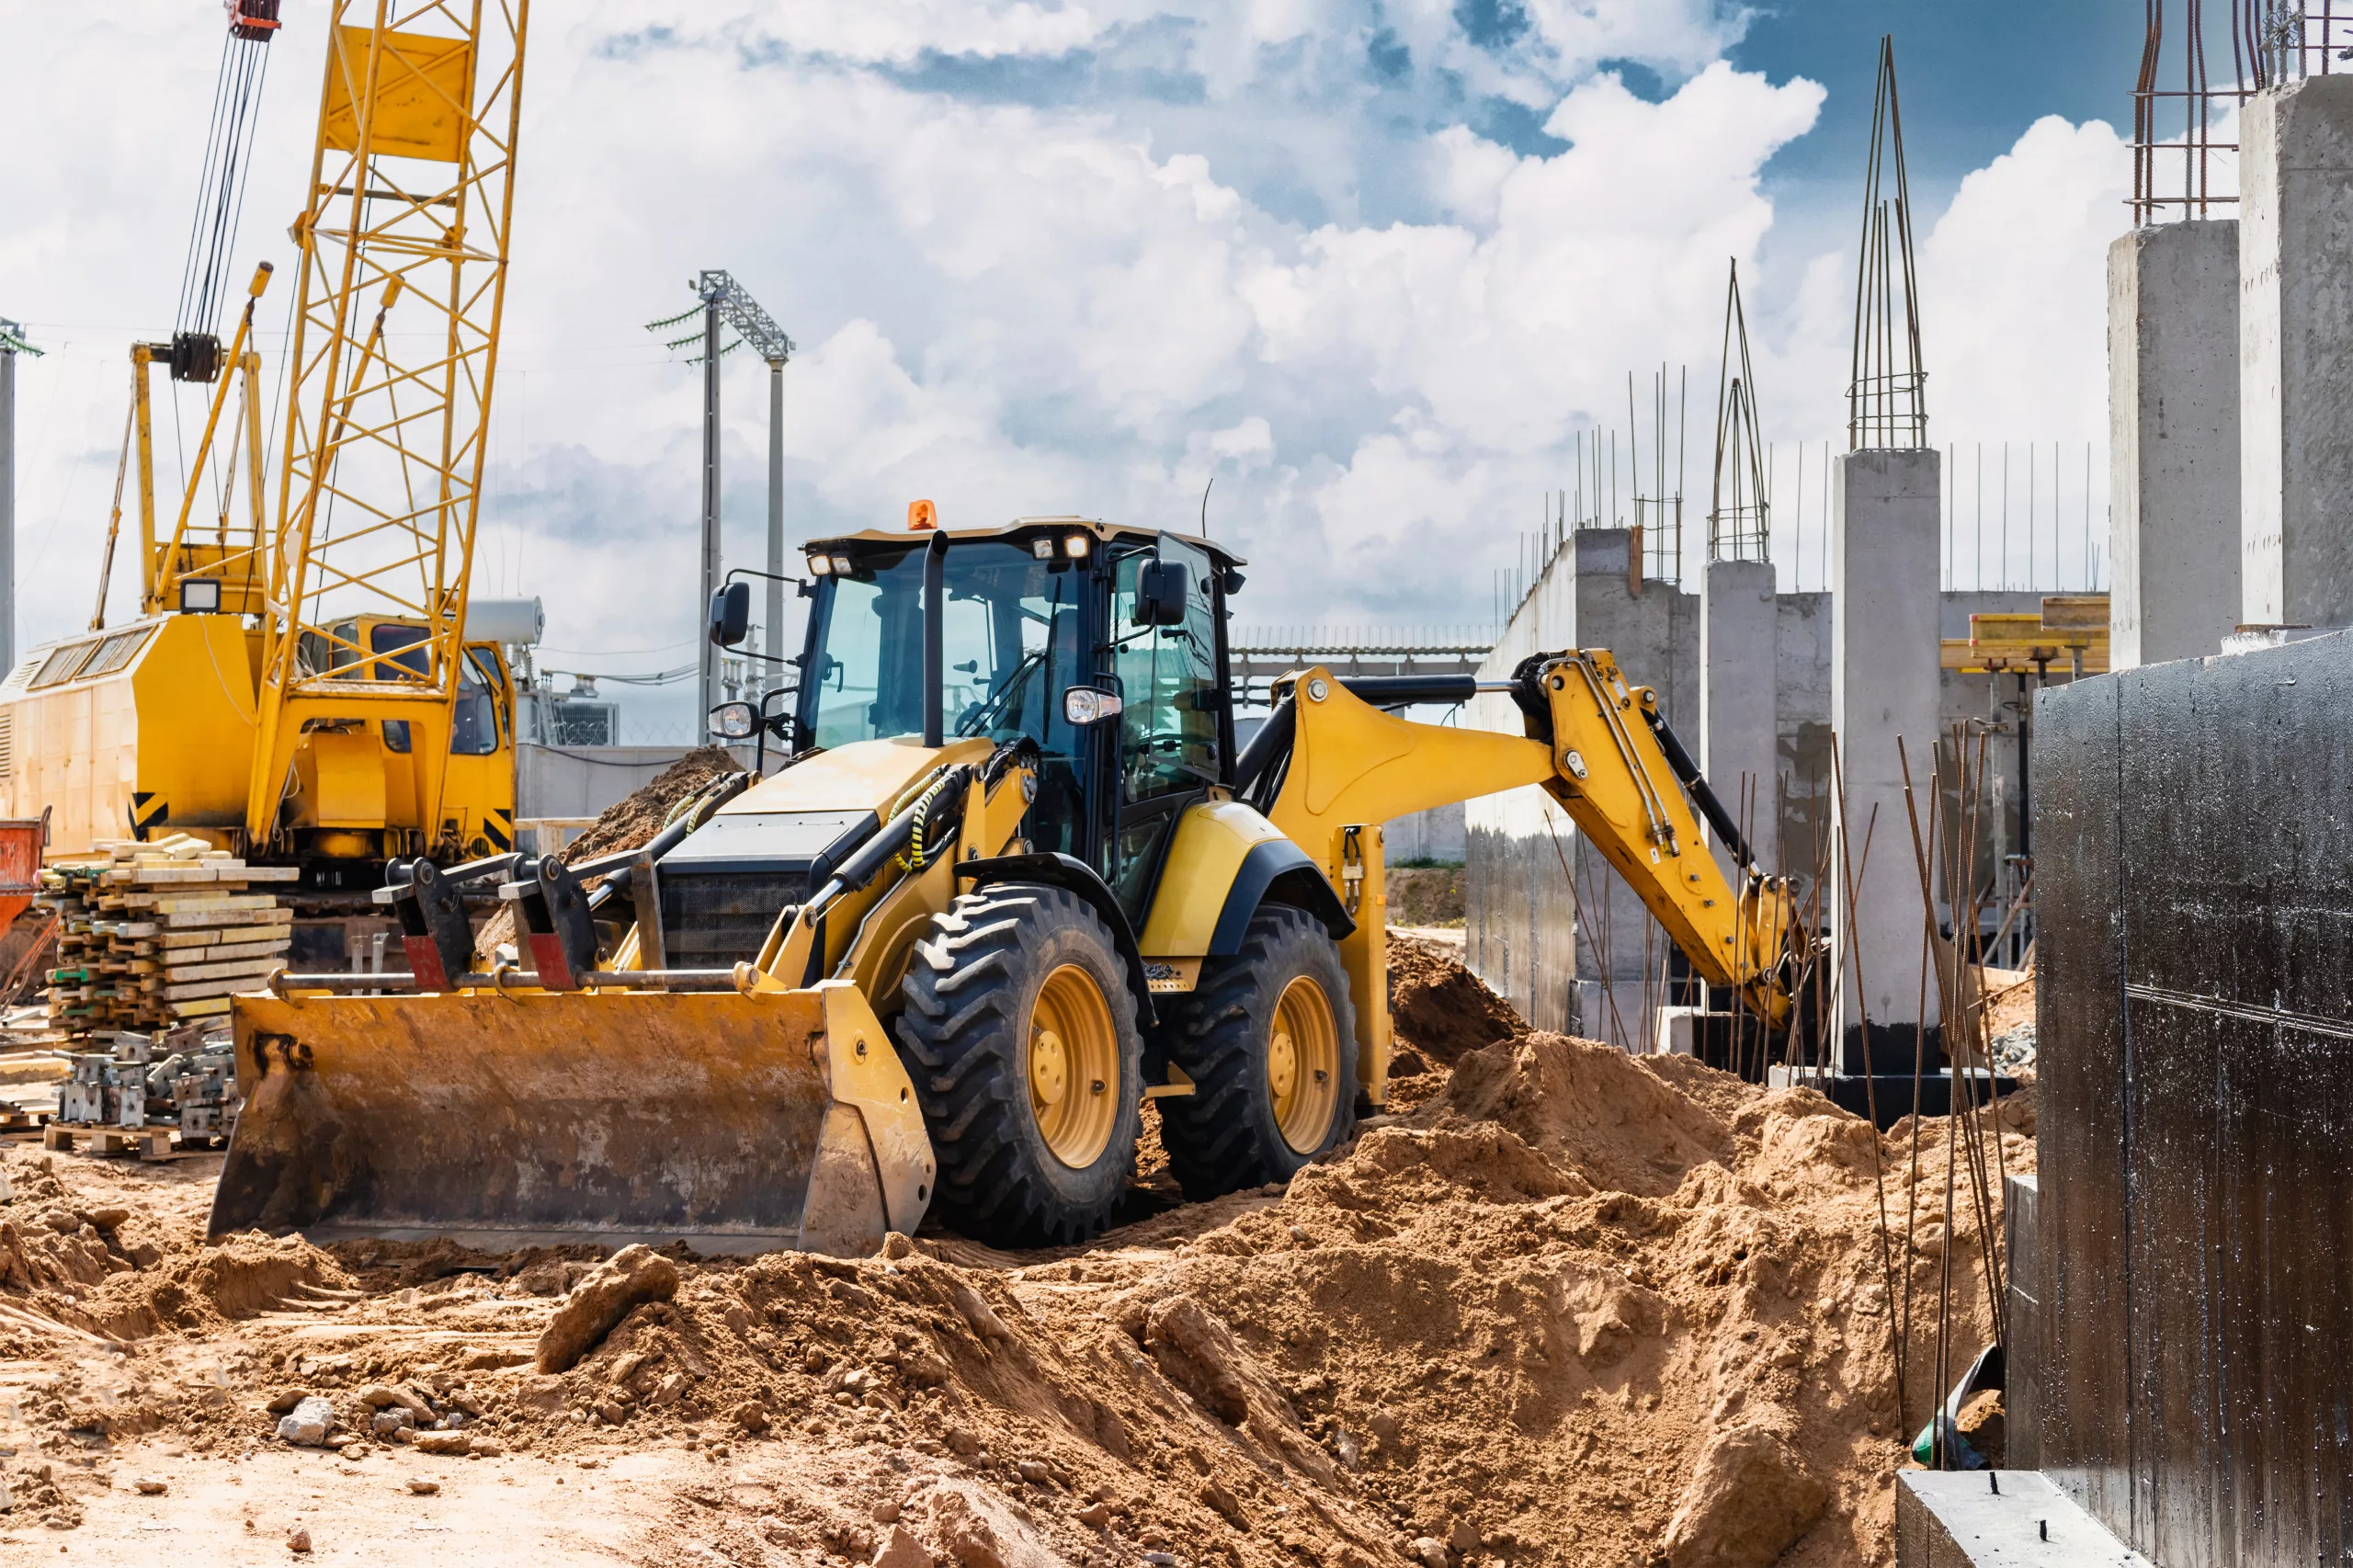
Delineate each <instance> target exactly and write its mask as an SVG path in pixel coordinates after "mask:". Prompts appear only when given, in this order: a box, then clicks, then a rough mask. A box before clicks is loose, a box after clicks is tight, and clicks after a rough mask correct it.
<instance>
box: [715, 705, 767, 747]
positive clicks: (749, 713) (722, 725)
mask: <svg viewBox="0 0 2353 1568" xmlns="http://www.w3.org/2000/svg"><path fill="white" fill-rule="evenodd" d="M759 727H760V716H759V714H758V713H756V712H755V711H754V710H753V708H752V705H751V704H750V703H748V702H722V703H721V704H720V705H719V706H718V707H716V708H714V709H712V710H710V733H712V734H714V735H723V736H725V737H726V738H727V739H728V740H731V741H742V740H749V739H750V738H751V736H752V732H753V731H755V730H756V729H758V728H759Z"/></svg>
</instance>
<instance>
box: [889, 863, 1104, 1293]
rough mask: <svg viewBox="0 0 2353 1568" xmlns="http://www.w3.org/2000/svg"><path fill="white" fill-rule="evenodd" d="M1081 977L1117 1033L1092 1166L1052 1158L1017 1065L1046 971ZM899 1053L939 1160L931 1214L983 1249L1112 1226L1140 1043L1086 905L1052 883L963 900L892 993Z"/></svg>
mask: <svg viewBox="0 0 2353 1568" xmlns="http://www.w3.org/2000/svg"><path fill="white" fill-rule="evenodd" d="M1063 964H1078V965H1080V966H1082V967H1084V968H1085V969H1086V971H1088V972H1089V973H1091V974H1092V975H1093V976H1094V977H1095V980H1096V983H1097V985H1098V986H1100V987H1101V989H1102V992H1103V995H1104V999H1105V1000H1106V1001H1108V1003H1109V1004H1110V1008H1111V1018H1112V1022H1113V1025H1114V1026H1115V1027H1116V1028H1117V1029H1118V1031H1119V1037H1120V1082H1119V1083H1118V1084H1117V1085H1112V1086H1111V1088H1110V1090H1109V1091H1108V1092H1110V1093H1113V1094H1116V1095H1117V1096H1119V1097H1118V1101H1117V1104H1118V1106H1119V1115H1118V1119H1117V1120H1116V1121H1115V1122H1114V1123H1113V1124H1112V1128H1111V1139H1110V1142H1108V1143H1107V1144H1106V1145H1104V1149H1103V1153H1101V1154H1100V1155H1099V1156H1097V1159H1096V1161H1095V1163H1094V1164H1093V1165H1089V1166H1087V1167H1086V1169H1084V1170H1074V1169H1073V1168H1071V1167H1070V1166H1068V1165H1063V1163H1062V1162H1061V1161H1060V1160H1058V1159H1056V1158H1055V1157H1054V1155H1053V1153H1052V1151H1051V1150H1050V1149H1049V1148H1047V1146H1046V1142H1045V1139H1044V1137H1043V1136H1042V1135H1041V1134H1040V1131H1039V1130H1038V1123H1037V1119H1036V1117H1035V1116H1033V1115H1032V1114H1031V1112H1030V1108H1029V1079H1028V1067H1027V1063H1026V1062H1025V1058H1024V1042H1025V1040H1026V1038H1027V1035H1028V1031H1029V1017H1030V1013H1031V1010H1032V1008H1033V1007H1034V1006H1035V1005H1036V1002H1037V997H1038V992H1039V989H1040V986H1042V985H1043V984H1044V983H1045V979H1046V976H1047V975H1048V974H1050V973H1051V972H1052V971H1054V970H1056V969H1058V968H1060V967H1061V966H1062V965H1063ZM902 994H903V995H904V997H905V999H906V1007H905V1010H904V1012H902V1013H901V1014H900V1016H899V1055H900V1059H901V1060H902V1061H904V1062H905V1063H906V1068H907V1074H908V1076H909V1077H911V1078H913V1079H914V1080H915V1097H916V1099H917V1100H918V1101H919V1102H920V1103H921V1105H922V1107H923V1119H924V1126H925V1128H926V1130H927V1131H929V1132H930V1134H931V1142H932V1149H933V1152H934V1153H935V1154H936V1155H937V1156H938V1161H939V1177H938V1186H937V1188H936V1190H935V1191H934V1193H933V1195H932V1200H931V1211H932V1212H933V1213H935V1214H937V1215H938V1217H939V1218H940V1219H941V1221H944V1222H945V1223H946V1224H947V1225H948V1226H949V1228H950V1229H952V1230H954V1231H957V1232H958V1233H961V1234H963V1235H967V1236H971V1237H972V1238H973V1239H974V1240H976V1241H982V1242H986V1243H988V1244H990V1245H992V1246H1003V1247H1033V1246H1061V1245H1067V1244H1071V1243H1074V1242H1082V1241H1085V1240H1086V1239H1087V1238H1088V1237H1089V1236H1092V1235H1094V1234H1095V1233H1097V1231H1100V1230H1101V1229H1102V1228H1103V1227H1104V1225H1105V1224H1106V1223H1107V1222H1108V1221H1109V1219H1110V1216H1111V1213H1112V1211H1113V1210H1115V1209H1116V1208H1117V1207H1118V1206H1119V1203H1120V1199H1121V1198H1122V1197H1123V1196H1124V1195H1125V1194H1126V1191H1127V1188H1128V1184H1129V1182H1130V1181H1131V1179H1132V1178H1133V1176H1134V1175H1135V1164H1136V1134H1137V1131H1138V1130H1139V1127H1140V1125H1141V1121H1142V1100H1143V1075H1142V1058H1143V1042H1142V1036H1141V1035H1140V1034H1139V1033H1138V1032H1137V1028H1136V1004H1135V997H1134V995H1133V994H1131V992H1130V991H1129V990H1128V983H1127V969H1126V966H1125V965H1124V964H1123V963H1122V962H1121V961H1120V954H1119V949H1118V948H1117V947H1116V946H1114V944H1113V942H1112V938H1111V932H1110V930H1109V928H1108V926H1105V925H1104V924H1103V918H1102V916H1101V915H1097V914H1096V913H1095V911H1094V910H1093V909H1091V908H1089V907H1088V906H1087V904H1086V902H1085V901H1084V900H1082V899H1080V898H1077V897H1075V896H1074V895H1073V894H1071V893H1069V892H1064V891H1063V890H1062V889H1060V888H1056V887H1049V886H1046V885H1043V884H1040V883H1035V882H998V883H995V884H994V885H992V886H990V887H988V888H985V889H983V890H982V891H981V892H972V893H965V894H963V895H961V896H960V897H959V898H958V899H957V900H956V903H955V904H954V905H953V906H952V907H951V908H949V911H948V912H947V913H946V914H944V915H936V916H934V917H933V919H932V923H931V930H930V932H929V934H928V935H927V936H926V937H923V938H922V939H920V940H918V941H917V942H916V943H915V955H914V957H913V958H912V959H911V960H909V962H908V965H907V978H906V982H905V984H904V987H903V989H902Z"/></svg>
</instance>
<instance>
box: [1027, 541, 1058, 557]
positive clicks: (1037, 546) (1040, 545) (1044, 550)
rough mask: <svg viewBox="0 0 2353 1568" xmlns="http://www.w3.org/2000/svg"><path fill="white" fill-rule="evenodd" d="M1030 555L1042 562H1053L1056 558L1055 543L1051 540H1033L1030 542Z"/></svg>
mask: <svg viewBox="0 0 2353 1568" xmlns="http://www.w3.org/2000/svg"><path fill="white" fill-rule="evenodd" d="M1029 553H1030V554H1031V555H1034V556H1036V557H1037V558H1038V559H1039V560H1040V561H1051V560H1052V559H1053V558H1054V541H1053V540H1050V539H1033V540H1030V541H1029Z"/></svg>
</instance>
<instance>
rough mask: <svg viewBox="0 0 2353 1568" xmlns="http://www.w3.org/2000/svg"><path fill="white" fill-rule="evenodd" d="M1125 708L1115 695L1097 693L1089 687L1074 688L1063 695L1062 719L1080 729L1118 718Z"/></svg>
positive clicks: (1112, 693) (1105, 692)
mask: <svg viewBox="0 0 2353 1568" xmlns="http://www.w3.org/2000/svg"><path fill="white" fill-rule="evenodd" d="M1125 706H1126V704H1125V703H1123V702H1122V701H1120V698H1119V695H1118V694H1117V693H1115V692H1108V691H1097V690H1096V689H1095V688H1094V687H1091V686H1074V687H1069V688H1068V689H1066V690H1064V691H1063V718H1064V719H1067V720H1069V721H1070V722H1072V723H1074V724H1075V725H1077V726H1079V727H1080V728H1081V729H1084V728H1086V726H1087V725H1089V724H1099V723H1101V722H1103V721H1104V720H1106V719H1116V718H1118V717H1119V716H1120V709H1122V708H1124V707H1125Z"/></svg>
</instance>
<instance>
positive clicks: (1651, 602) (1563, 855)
mask: <svg viewBox="0 0 2353 1568" xmlns="http://www.w3.org/2000/svg"><path fill="white" fill-rule="evenodd" d="M1629 539H1630V536H1629V534H1628V532H1627V530H1625V529H1623V528H1587V529H1583V530H1580V531H1578V532H1576V533H1574V534H1572V535H1571V536H1570V538H1569V541H1568V543H1567V545H1566V546H1564V547H1563V549H1562V551H1560V553H1559V554H1558V555H1556V556H1555V557H1554V559H1553V561H1552V563H1551V565H1549V566H1548V567H1547V568H1546V569H1545V571H1544V574H1543V575H1542V576H1540V578H1539V579H1538V580H1537V584H1536V586H1535V587H1534V588H1533V589H1532V590H1531V591H1530V592H1529V597H1528V598H1527V599H1526V600H1525V601H1523V602H1522V604H1521V605H1520V607H1519V609H1518V612H1517V613H1516V614H1514V616H1513V618H1512V620H1511V624H1510V625H1509V626H1508V627H1506V629H1505V632H1504V635H1503V637H1502V638H1501V639H1500V640H1499V641H1498V642H1497V643H1496V645H1495V651H1494V652H1493V653H1490V654H1489V655H1488V656H1487V662H1486V663H1485V664H1484V665H1482V666H1481V668H1480V678H1481V679H1483V680H1500V679H1503V678H1505V677H1506V676H1509V675H1510V674H1511V672H1512V669H1513V667H1514V666H1515V665H1518V663H1519V661H1520V660H1521V659H1523V658H1525V657H1527V656H1528V655H1529V654H1530V653H1539V652H1547V651H1557V650H1561V649H1568V648H1607V649H1608V650H1609V651H1610V652H1611V653H1614V654H1616V655H1617V658H1618V662H1619V666H1620V668H1621V669H1622V670H1624V671H1625V673H1626V676H1627V678H1628V679H1630V680H1631V681H1633V682H1635V683H1637V684H1640V685H1646V686H1651V687H1656V688H1657V690H1658V693H1659V705H1660V707H1661V708H1662V709H1663V710H1665V714H1666V718H1667V722H1669V723H1671V724H1675V725H1676V726H1677V729H1678V731H1680V732H1681V733H1687V734H1688V733H1694V729H1693V726H1694V723H1695V722H1696V720H1697V718H1698V714H1699V690H1698V679H1699V600H1698V597H1697V596H1695V595H1691V594H1686V593H1683V592H1680V591H1679V590H1677V589H1675V588H1672V587H1669V586H1667V585H1665V584H1662V583H1645V584H1644V585H1643V590H1642V592H1641V593H1639V594H1636V593H1634V592H1632V591H1631V587H1630V584H1629V581H1628V577H1627V559H1626V558H1627V550H1628V545H1629ZM1468 722H1471V723H1473V724H1476V725H1478V726H1480V727H1482V728H1484V729H1492V730H1503V731H1506V732H1508V733H1514V734H1517V733H1519V731H1520V727H1521V724H1520V716H1519V710H1518V709H1517V708H1515V707H1513V706H1512V704H1511V700H1510V699H1508V698H1506V697H1499V696H1487V697H1482V698H1480V699H1478V700H1477V701H1475V702H1474V703H1473V704H1472V710H1471V714H1470V717H1469V721H1468ZM1464 824H1465V830H1466V831H1465V845H1464V847H1465V863H1466V868H1467V875H1466V877H1465V879H1464V880H1465V882H1466V884H1467V887H1468V899H1467V903H1466V916H1467V917H1466V919H1465V922H1464V924H1465V926H1466V927H1467V931H1466V933H1465V936H1466V941H1465V956H1466V961H1467V962H1468V963H1469V964H1470V966H1471V968H1472V971H1474V972H1475V973H1477V974H1478V975H1479V976H1480V978H1481V979H1483V980H1484V981H1485V982H1486V983H1487V984H1488V985H1489V986H1491V987H1493V988H1494V990H1495V993H1496V994H1498V995H1501V996H1504V997H1506V999H1508V1000H1509V1001H1510V1002H1511V1003H1512V1005H1513V1006H1516V1007H1518V1009H1519V1010H1520V1014H1521V1016H1522V1017H1526V1018H1527V1019H1528V1021H1529V1023H1531V1024H1533V1025H1534V1026H1535V1027H1537V1028H1546V1029H1558V1030H1561V1031H1563V1032H1565V1033H1575V1034H1583V1035H1586V1036H1587V1037H1589V1038H1592V1039H1597V1040H1610V1041H1611V1042H1612V1043H1615V1044H1619V1045H1621V1046H1625V1047H1627V1048H1629V1049H1632V1048H1635V1047H1636V1046H1637V1044H1638V1043H1639V1040H1640V1032H1641V1029H1642V1028H1643V1018H1644V1017H1646V1016H1647V1013H1648V1007H1647V1006H1645V1003H1646V1001H1647V1002H1651V1003H1655V1002H1657V1001H1662V1000H1664V997H1663V996H1661V995H1660V994H1659V993H1660V992H1661V990H1662V989H1663V987H1664V984H1665V967H1666V947H1665V938H1664V937H1663V936H1662V935H1661V934H1660V933H1659V932H1658V930H1657V928H1656V926H1655V923H1654V922H1653V921H1652V920H1651V918H1650V914H1649V912H1648V911H1647V910H1645V909H1644V908H1643V905H1642V902H1641V901H1640V900H1639V899H1638V898H1636V897H1635V895H1634V892H1633V890H1632V889H1631V888H1629V887H1628V886H1626V884H1625V883H1624V882H1623V881H1620V880H1619V878H1618V876H1617V874H1616V873H1615V872H1613V871H1611V870H1610V869H1608V866H1607V865H1605V864H1604V863H1603V861H1602V859H1601V856H1600V854H1599V853H1598V852H1597V851H1596V850H1593V849H1591V848H1589V847H1588V846H1586V845H1585V844H1584V843H1583V842H1582V840H1581V838H1580V836H1579V835H1578V834H1577V832H1576V830H1575V828H1574V826H1573V825H1572V824H1571V823H1570V822H1569V819H1568V818H1567V816H1565V815H1564V814H1563V812H1561V810H1560V808H1559V807H1557V806H1555V805H1554V804H1553V803H1552V800H1551V799H1550V797H1548V796H1546V795H1545V794H1544V793H1543V792H1542V791H1541V790H1533V789H1528V790H1511V791H1508V792H1506V793H1505V794H1501V795H1490V796H1484V797H1482V798H1480V799H1478V800H1474V801H1471V802H1469V804H1468V805H1467V806H1466V807H1465V809H1464ZM1564 864H1565V865H1566V866H1567V867H1568V868H1570V869H1571V872H1572V873H1573V874H1571V875H1563V865H1564ZM1580 892H1581V893H1582V897H1583V905H1582V907H1581V906H1580ZM1580 915H1582V918H1580Z"/></svg>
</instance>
